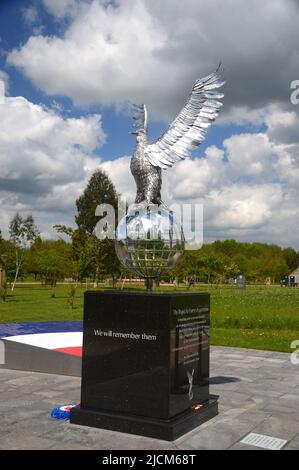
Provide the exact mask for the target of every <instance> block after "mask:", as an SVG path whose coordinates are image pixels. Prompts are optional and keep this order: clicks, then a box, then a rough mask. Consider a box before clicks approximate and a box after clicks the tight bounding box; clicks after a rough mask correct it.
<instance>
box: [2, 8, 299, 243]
mask: <svg viewBox="0 0 299 470" xmlns="http://www.w3.org/2000/svg"><path fill="white" fill-rule="evenodd" d="M184 5H185V7H184V8H183V6H182V4H181V2H180V1H179V0H172V1H170V0H165V1H164V2H163V4H161V2H159V1H158V0H152V1H151V2H149V1H148V0H119V1H118V2H107V1H104V0H60V1H58V0H51V1H50V0H22V1H21V0H10V1H2V2H1V5H0V31H1V33H0V39H1V41H0V50H1V54H0V78H2V79H4V80H5V81H6V82H7V100H6V105H4V106H2V107H0V114H1V120H2V122H4V127H3V131H2V133H3V135H2V141H1V135H0V151H1V154H0V171H1V173H0V202H1V207H2V209H1V212H0V228H1V229H2V231H3V232H4V233H6V231H7V225H8V221H9V219H10V218H11V217H12V215H13V214H14V212H15V210H16V209H18V210H19V211H20V212H24V214H25V213H28V212H32V213H33V214H34V216H35V218H36V220H37V222H38V224H39V226H40V228H41V231H42V233H43V235H44V236H46V237H48V236H51V237H52V236H55V234H54V232H53V229H52V225H53V222H54V223H55V222H60V223H63V222H64V223H70V224H71V223H73V217H74V211H75V208H74V201H75V199H76V197H77V196H78V195H79V194H80V193H81V192H82V190H83V188H84V186H85V184H86V182H87V180H88V178H89V177H90V174H91V173H92V171H93V170H94V169H96V168H97V167H98V166H102V167H103V169H105V171H107V172H108V173H109V175H110V176H111V178H112V180H113V182H114V183H115V185H116V187H117V189H118V191H120V192H121V193H122V194H125V195H126V196H128V197H129V198H131V199H132V198H133V197H134V191H135V189H134V183H133V181H132V179H131V175H130V173H129V159H128V158H127V157H128V156H130V155H131V154H132V151H133V149H134V138H133V136H131V135H130V134H129V131H130V130H131V126H132V120H131V117H130V115H129V113H128V112H125V111H124V106H125V103H126V102H127V101H128V100H131V101H135V102H141V101H144V102H145V103H146V104H147V106H148V109H149V114H150V123H149V133H150V140H151V141H155V139H156V138H158V137H159V136H160V135H161V133H162V132H163V131H164V130H165V128H166V127H167V125H168V123H169V122H171V120H172V118H174V117H175V115H176V113H178V112H179V111H180V109H181V107H182V105H183V103H184V99H186V97H187V96H188V93H189V92H190V89H191V86H192V83H193V81H194V80H195V79H196V78H199V77H201V76H204V75H206V74H208V73H210V72H211V71H213V70H214V69H215V68H216V67H217V65H218V62H219V60H222V62H223V64H224V68H225V72H224V73H225V78H226V80H227V85H226V87H225V99H224V107H223V111H222V112H221V115H220V118H219V119H218V120H217V123H216V124H215V125H214V126H212V128H211V129H210V131H209V133H208V136H207V138H206V140H205V142H204V143H203V144H202V146H201V147H200V149H199V150H198V151H196V152H194V153H193V155H192V160H191V161H189V162H186V163H184V162H182V163H180V164H179V165H177V166H175V167H174V168H173V169H171V170H169V171H167V173H166V174H165V177H164V184H163V189H164V198H165V200H166V201H167V202H168V203H171V202H179V203H180V202H183V201H186V199H188V200H190V202H193V203H195V202H198V203H202V204H203V205H204V211H205V241H211V240H214V239H217V238H231V237H233V238H236V239H239V240H244V241H254V240H257V241H268V242H275V243H279V244H284V245H286V244H290V245H293V246H298V247H299V242H298V240H297V235H295V234H294V231H293V230H292V225H293V224H294V221H298V220H299V219H298V217H299V215H298V189H297V188H298V182H299V175H298V172H299V164H298V137H296V135H297V132H296V129H297V128H298V121H297V119H298V108H297V107H295V106H293V105H291V104H290V102H289V87H290V81H291V80H295V79H298V78H299V71H298V66H297V61H296V57H297V55H298V52H299V41H298V34H297V25H298V22H297V20H298V19H299V7H298V4H297V3H296V2H295V1H294V0H286V1H285V2H284V4H283V5H282V3H281V2H279V1H277V0H272V1H270V0H266V1H265V2H263V5H261V3H260V2H258V1H257V0H251V9H250V10H249V9H248V7H247V6H248V5H247V2H246V1H245V0H238V1H237V0H228V1H227V2H226V7H224V6H222V7H219V2H218V3H217V0H211V1H207V0H200V1H196V0H186V2H185V3H184ZM222 5H223V4H222ZM232 8H233V9H234V17H232V15H231V14H230V13H229V10H230V9H232ZM220 10H221V11H220ZM263 18H266V19H265V20H263ZM16 97H22V98H23V99H22V100H20V99H19V100H17V99H16ZM20 122H24V126H22V124H20ZM25 124H26V125H25ZM23 127H24V128H23ZM9 138H10V139H11V141H9ZM57 148H59V149H60V150H59V151H58V153H59V155H58V154H57ZM1 160H2V161H1ZM24 162H26V164H25V163H24ZM23 166H24V168H23ZM70 168H72V171H70ZM30 188H31V189H30Z"/></svg>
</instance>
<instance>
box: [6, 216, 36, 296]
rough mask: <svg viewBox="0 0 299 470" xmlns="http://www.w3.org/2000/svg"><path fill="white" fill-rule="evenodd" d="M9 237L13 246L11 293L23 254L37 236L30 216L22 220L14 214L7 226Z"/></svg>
mask: <svg viewBox="0 0 299 470" xmlns="http://www.w3.org/2000/svg"><path fill="white" fill-rule="evenodd" d="M9 235H10V240H11V242H12V243H13V245H14V246H15V277H14V281H13V284H12V288H11V290H12V291H13V290H14V288H15V285H16V282H17V279H18V275H19V272H20V268H21V266H22V263H23V260H24V253H25V251H26V249H28V248H29V247H30V246H31V245H32V243H33V242H34V241H35V240H36V238H37V237H38V236H39V231H38V229H37V227H36V225H35V223H34V219H33V217H32V215H28V216H27V217H26V218H24V219H23V218H22V217H21V215H20V214H19V213H16V215H15V216H14V217H13V218H12V220H11V221H10V224H9Z"/></svg>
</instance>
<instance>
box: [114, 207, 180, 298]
mask: <svg viewBox="0 0 299 470" xmlns="http://www.w3.org/2000/svg"><path fill="white" fill-rule="evenodd" d="M115 248H116V254H117V256H118V258H119V260H120V262H121V263H122V264H123V266H125V267H126V268H127V269H128V270H129V271H130V272H132V273H134V274H135V275H137V276H139V277H142V278H144V279H145V280H146V285H147V289H148V290H149V291H150V290H151V289H152V284H153V280H154V279H157V278H160V277H161V276H163V275H164V274H166V273H167V272H168V271H170V270H171V269H173V268H174V266H175V265H176V263H177V261H178V260H179V258H180V256H181V254H182V253H183V252H184V235H183V231H182V228H181V225H180V224H179V223H178V222H177V221H176V220H175V219H174V216H173V213H172V212H171V211H169V210H168V209H166V208H163V207H161V206H160V207H159V206H156V205H148V204H138V205H135V206H133V207H132V208H131V209H130V210H129V212H128V213H127V215H126V216H125V217H124V218H123V219H122V220H121V221H120V223H119V225H118V227H117V230H116V241H115Z"/></svg>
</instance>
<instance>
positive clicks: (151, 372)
mask: <svg viewBox="0 0 299 470" xmlns="http://www.w3.org/2000/svg"><path fill="white" fill-rule="evenodd" d="M209 329H210V297H209V294H205V293H163V294H162V293H161V294H160V293H159V294H147V293H137V292H115V291H106V292H87V293H86V294H85V302H84V333H83V361H82V389H81V405H80V406H78V407H76V408H73V409H72V411H71V423H74V424H81V425H87V426H92V427H99V428H104V429H110V430H115V431H121V432H127V433H132V434H139V435H143V436H150V437H155V438H158V439H165V440H174V439H176V438H178V437H179V436H181V435H182V434H185V433H186V432H188V431H190V430H191V429H193V428H195V427H196V426H198V425H199V424H201V423H203V422H204V421H207V420H208V419H210V418H212V417H214V416H215V415H216V414H217V412H218V404H217V400H216V399H215V398H213V397H211V396H210V395H209Z"/></svg>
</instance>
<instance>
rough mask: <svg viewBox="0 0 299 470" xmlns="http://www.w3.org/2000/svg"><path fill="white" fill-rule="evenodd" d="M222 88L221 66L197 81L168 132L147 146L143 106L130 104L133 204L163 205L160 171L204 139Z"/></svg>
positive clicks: (218, 106) (214, 114) (145, 117)
mask: <svg viewBox="0 0 299 470" xmlns="http://www.w3.org/2000/svg"><path fill="white" fill-rule="evenodd" d="M224 84H225V81H224V80H223V79H222V76H221V72H220V66H219V67H218V69H217V70H216V72H214V73H212V74H211V75H208V76H207V77H204V78H201V79H199V80H196V82H195V83H194V86H193V89H192V91H191V94H190V96H189V98H188V100H187V103H186V104H185V106H184V107H183V109H182V110H181V112H180V114H179V115H178V116H177V118H176V119H175V120H174V121H173V123H172V124H171V125H170V127H169V128H168V130H167V131H166V132H164V134H163V135H162V136H161V137H160V138H159V139H158V140H157V142H155V143H153V144H149V143H148V135H147V121H148V118H147V109H146V106H145V105H144V104H142V105H136V104H132V109H133V118H134V120H135V121H136V124H135V126H134V127H135V129H136V130H135V131H134V132H132V134H134V135H136V148H135V151H134V154H133V156H132V158H131V165H130V168H131V172H132V175H133V176H134V179H135V182H136V185H137V195H136V199H135V203H136V204H139V203H142V202H145V203H148V204H158V205H164V204H163V201H162V199H161V186H162V169H166V168H169V167H171V166H172V165H173V164H174V163H175V162H178V161H180V160H184V159H185V158H187V157H189V155H190V151H192V150H195V149H197V148H198V147H199V146H200V144H201V143H202V142H203V140H204V139H205V137H206V134H207V131H208V129H209V127H210V126H211V124H212V123H213V121H215V119H216V117H217V116H218V114H219V110H220V108H221V107H222V102H221V101H219V100H221V99H222V98H223V97H224V95H223V93H220V92H219V88H221V87H222V86H223V85H224Z"/></svg>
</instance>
